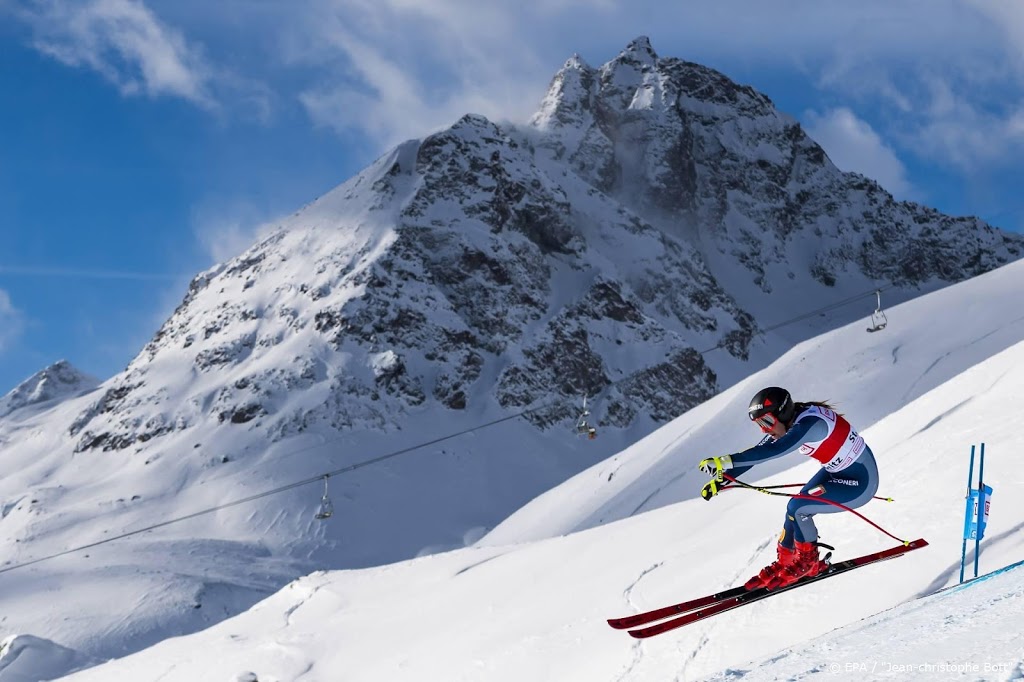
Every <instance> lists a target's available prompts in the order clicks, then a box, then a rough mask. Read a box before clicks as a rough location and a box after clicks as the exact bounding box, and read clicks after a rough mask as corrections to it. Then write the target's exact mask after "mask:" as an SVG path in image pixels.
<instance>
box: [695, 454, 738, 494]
mask: <svg viewBox="0 0 1024 682" xmlns="http://www.w3.org/2000/svg"><path fill="white" fill-rule="evenodd" d="M697 468H698V469H700V470H701V471H703V472H704V473H705V474H707V475H708V476H710V477H711V478H714V479H715V480H717V481H719V482H721V481H722V473H723V472H724V471H725V470H726V469H732V456H731V455H722V456H721V457H708V458H707V459H702V460H701V461H700V464H698V465H697ZM705 499H707V498H705Z"/></svg>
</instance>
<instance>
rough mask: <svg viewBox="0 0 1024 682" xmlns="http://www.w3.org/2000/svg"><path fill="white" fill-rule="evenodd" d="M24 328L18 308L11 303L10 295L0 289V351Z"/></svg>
mask: <svg viewBox="0 0 1024 682" xmlns="http://www.w3.org/2000/svg"><path fill="white" fill-rule="evenodd" d="M23 329H24V319H23V316H22V313H21V311H20V310H18V309H17V308H15V307H14V304H13V303H11V297H10V295H9V294H8V293H7V292H6V291H4V290H3V289H0V352H3V351H4V350H6V348H7V347H8V345H10V344H11V342H13V341H14V340H15V339H16V338H17V337H18V336H19V335H20V334H21V332H22V330H23Z"/></svg>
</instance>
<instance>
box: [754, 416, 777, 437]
mask: <svg viewBox="0 0 1024 682" xmlns="http://www.w3.org/2000/svg"><path fill="white" fill-rule="evenodd" d="M754 423H755V424H757V425H758V426H760V427H761V430H762V431H764V432H765V433H768V432H769V431H771V430H772V428H773V427H774V426H775V425H776V424H778V423H779V420H778V419H776V418H775V415H773V414H770V413H765V414H762V415H761V416H760V417H754Z"/></svg>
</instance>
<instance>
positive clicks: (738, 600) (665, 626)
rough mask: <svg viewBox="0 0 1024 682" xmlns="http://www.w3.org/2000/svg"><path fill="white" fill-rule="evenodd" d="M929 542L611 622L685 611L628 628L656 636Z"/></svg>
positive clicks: (620, 625) (626, 623)
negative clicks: (771, 587)
mask: <svg viewBox="0 0 1024 682" xmlns="http://www.w3.org/2000/svg"><path fill="white" fill-rule="evenodd" d="M927 545H928V542H927V541H926V540H923V539H918V540H914V541H913V542H908V543H907V544H905V545H900V546H898V547H893V548H891V549H886V550H883V551H881V552H875V553H874V554H865V555H864V556H860V557H855V558H853V559H847V560H845V561H840V562H838V563H834V564H831V565H830V566H829V568H828V570H827V571H825V572H823V573H819V574H818V575H816V576H812V577H810V578H802V579H800V580H798V581H797V582H795V583H793V584H792V585H787V586H785V587H779V588H776V589H774V590H766V589H764V588H758V589H755V590H750V591H748V590H746V589H744V588H743V587H735V588H732V589H730V590H725V591H724V592H719V593H718V594H712V595H708V596H706V597H700V598H698V599H693V600H691V601H687V602H682V603H680V604H673V605H671V606H666V607H664V608H660V609H655V610H654V611H648V612H647V613H638V614H636V615H633V616H626V617H625V618H612V619H610V620H609V621H608V624H609V625H611V626H612V627H613V628H617V629H625V628H632V627H635V626H637V625H643V624H644V623H650V622H654V621H657V620H662V619H663V618H668V617H669V616H673V615H676V614H685V615H681V616H679V617H677V618H671V619H670V620H664V621H662V622H660V623H656V624H655V625H651V626H649V627H646V628H640V629H638V630H630V631H629V634H630V635H632V636H633V637H637V638H640V639H643V638H647V637H653V636H654V635H660V634H662V633H663V632H668V631H670V630H675V629H676V628H681V627H683V626H684V625H689V624H690V623H695V622H697V621H699V620H704V619H705V618H710V617H711V616H714V615H717V614H719V613H723V612H725V611H730V610H732V609H735V608H738V607H740V606H743V605H745V604H751V603H753V602H756V601H760V600H762V599H767V598H768V597H772V596H774V595H776V594H781V593H783V592H786V591H788V590H792V589H796V588H797V587H802V586H804V585H809V584H810V583H814V582H817V581H819V580H824V579H825V578H831V577H832V576H835V575H839V574H840V573H846V572H847V571H852V570H853V569H855V568H860V567H861V566H867V565H868V564H873V563H877V562H879V561H885V560H887V559H894V558H896V557H900V556H903V555H904V554H906V553H907V552H911V551H913V550H915V549H920V548H921V547H925V546H927Z"/></svg>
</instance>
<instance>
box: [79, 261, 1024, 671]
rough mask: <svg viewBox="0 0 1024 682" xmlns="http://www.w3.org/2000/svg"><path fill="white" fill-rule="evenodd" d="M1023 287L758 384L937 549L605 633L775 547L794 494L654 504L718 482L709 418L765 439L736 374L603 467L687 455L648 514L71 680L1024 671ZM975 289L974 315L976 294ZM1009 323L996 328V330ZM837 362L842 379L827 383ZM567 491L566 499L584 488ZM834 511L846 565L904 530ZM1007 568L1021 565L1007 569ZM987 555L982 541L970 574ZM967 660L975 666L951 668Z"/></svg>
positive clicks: (738, 577) (166, 645) (800, 350)
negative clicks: (836, 421) (862, 467)
mask: <svg viewBox="0 0 1024 682" xmlns="http://www.w3.org/2000/svg"><path fill="white" fill-rule="evenodd" d="M1022 286H1024V263H1015V264H1013V265H1011V266H1007V267H1006V268H1003V269H1001V270H998V271H996V272H993V273H989V274H988V275H985V276H983V277H978V278H975V279H972V280H970V281H968V282H964V283H962V284H958V285H955V286H953V287H949V288H947V289H945V290H943V291H939V292H936V293H934V294H931V295H928V296H925V297H921V298H918V299H915V300H914V301H912V302H910V303H907V304H904V305H901V306H898V307H896V308H894V309H893V310H892V316H893V318H894V319H897V320H899V323H898V325H895V326H894V327H893V328H892V329H887V330H885V332H882V333H879V334H867V333H865V332H864V330H863V325H862V324H860V323H855V324H851V325H848V326H846V327H843V328H840V329H836V330H834V331H831V332H829V333H828V334H827V335H826V336H825V337H824V338H820V339H819V338H815V339H811V340H809V341H808V342H806V343H804V344H800V345H799V346H797V347H796V348H794V349H793V351H792V352H791V353H789V354H787V355H786V356H785V357H783V358H780V359H779V361H778V363H777V364H776V363H773V364H772V365H771V366H769V367H768V368H766V369H765V370H763V371H762V372H760V373H758V374H757V375H754V376H752V377H751V378H750V382H749V383H751V384H752V385H758V386H760V385H762V384H764V383H766V382H769V381H771V380H773V379H775V378H777V377H780V376H786V377H788V378H789V381H790V386H791V387H792V388H794V390H799V392H800V395H804V394H807V395H813V396H818V395H822V396H824V397H831V398H833V399H834V400H836V401H837V402H839V403H840V404H841V406H842V408H843V410H844V412H845V413H846V414H847V415H848V416H849V417H850V419H851V420H852V421H853V422H854V423H856V424H863V425H864V426H863V427H861V428H860V429H859V430H860V432H861V433H862V434H863V435H864V437H865V439H866V440H867V442H868V443H869V444H870V445H871V447H872V449H873V450H874V451H875V452H876V453H877V459H878V462H879V466H880V470H881V484H882V487H881V488H880V490H879V494H880V495H883V496H887V497H892V498H893V500H894V501H893V502H884V501H880V500H876V501H873V502H870V503H868V504H867V505H865V506H864V507H861V508H860V509H859V511H860V512H862V513H863V514H864V515H865V516H867V517H868V518H869V519H870V520H871V521H873V522H875V523H877V524H878V525H879V526H881V527H882V528H884V529H885V530H886V531H888V532H890V533H893V534H895V535H897V536H899V537H901V538H905V539H909V540H912V539H915V538H918V537H923V538H925V539H927V540H928V542H929V543H930V544H929V546H928V547H925V548H924V549H920V550H917V551H914V552H911V553H910V554H907V555H906V556H904V557H901V558H899V559H896V560H893V561H888V562H882V563H879V564H875V565H873V566H869V567H864V568H861V569H858V570H856V571H852V572H850V573H847V574H845V575H842V576H836V577H834V578H830V579H828V580H824V581H821V582H818V583H815V584H813V585H809V586H806V587H801V588H799V589H796V590H793V591H791V592H789V593H785V594H780V595H778V596H776V597H772V598H771V599H767V600H764V601H762V602H759V603H757V604H752V605H749V606H745V607H743V608H740V609H736V610H734V611H731V612H728V613H723V614H720V615H718V616H715V617H713V618H710V619H708V620H707V621H704V622H701V623H696V624H693V625H690V626H687V627H685V628H683V629H680V630H677V631H674V632H672V633H668V634H664V635H661V636H659V637H656V638H654V639H651V640H647V641H644V642H643V643H640V642H637V641H636V640H634V639H632V638H631V637H629V636H628V635H627V634H626V633H624V632H621V631H615V630H612V629H610V628H609V627H608V626H607V624H606V623H605V619H606V618H609V617H612V616H623V615H627V614H630V613H636V612H639V611H644V610H647V609H651V608H655V607H658V606H663V605H666V604H670V603H676V602H679V601H682V600H684V599H687V598H690V597H695V596H698V595H702V594H707V593H711V592H715V591H718V590H720V589H722V588H725V587H731V586H733V585H736V584H737V583H740V582H743V581H744V580H746V579H747V578H748V577H750V576H751V575H753V574H754V573H755V572H756V571H757V570H759V569H760V568H761V567H762V566H763V565H765V564H766V563H767V562H769V561H771V559H772V558H773V557H774V548H773V546H774V544H775V540H776V537H777V532H778V528H779V525H780V524H781V522H782V519H783V514H784V509H785V500H782V499H778V498H771V497H767V496H765V495H759V494H755V493H752V492H749V491H742V490H738V491H730V492H727V493H723V494H721V495H720V496H718V497H716V498H714V499H713V500H711V501H710V502H705V501H704V500H702V499H700V498H699V497H693V496H690V497H688V498H686V499H683V500H681V501H678V502H676V503H674V504H669V505H665V506H661V507H660V508H655V509H653V510H651V511H647V507H646V506H644V505H643V502H644V500H645V498H647V497H650V496H651V495H656V494H657V492H658V489H659V486H671V485H672V478H673V476H674V477H682V478H683V479H684V480H690V479H694V480H696V479H698V478H699V477H700V476H701V474H699V472H697V471H696V463H697V461H698V460H699V459H700V458H701V457H702V456H703V453H702V452H701V451H700V450H699V449H698V448H695V447H692V446H693V442H692V438H691V433H692V432H693V431H694V424H695V421H696V422H697V423H701V424H707V425H708V428H709V429H710V430H713V431H714V432H716V433H718V434H719V435H720V436H721V437H726V438H730V439H735V440H737V441H744V442H746V443H747V444H751V443H754V442H756V441H757V439H758V435H759V432H758V430H757V429H756V427H754V426H753V425H751V424H750V423H749V421H748V419H747V417H746V411H745V407H746V405H745V401H746V399H747V398H749V392H748V391H747V390H746V388H745V387H741V390H739V391H736V393H739V394H741V395H742V398H743V400H742V402H741V396H736V395H731V394H732V393H734V391H731V390H730V391H727V392H726V393H725V394H723V395H721V396H716V397H715V398H714V399H713V400H712V401H710V402H708V403H705V404H703V405H701V406H700V407H699V408H697V409H696V410H692V411H691V412H690V413H688V414H686V415H683V416H681V417H680V418H679V419H676V420H674V421H672V422H671V423H669V424H666V425H665V426H664V427H662V428H660V429H658V430H657V431H655V432H654V433H652V434H651V435H650V436H649V437H648V438H646V439H645V440H644V441H642V442H641V443H638V444H637V448H635V449H632V450H630V451H626V452H623V453H621V455H620V456H617V457H616V458H615V460H614V461H610V462H608V463H607V464H606V470H605V471H604V472H602V473H604V474H605V476H604V478H603V479H602V480H607V478H608V477H609V476H610V475H611V474H613V473H614V469H615V467H621V466H622V464H623V462H624V461H626V460H628V459H629V458H631V457H637V456H638V455H640V454H641V453H642V452H643V451H645V450H646V451H651V452H654V453H657V452H658V451H661V450H664V451H667V452H668V453H669V456H670V457H671V458H673V459H674V462H673V464H674V467H673V470H672V471H671V472H669V471H668V470H667V469H660V470H659V469H657V468H656V467H657V462H655V461H653V460H651V459H648V460H645V461H642V462H641V463H640V464H641V466H651V465H652V464H653V465H654V467H655V468H651V469H650V473H651V475H650V476H648V477H643V478H642V479H641V481H640V482H639V483H638V484H637V485H636V487H635V489H634V490H633V491H632V494H631V498H632V503H633V506H634V508H636V509H639V510H640V511H639V512H638V513H636V514H635V515H633V516H631V517H630V518H624V519H622V520H619V521H614V522H609V523H606V524H603V525H599V526H594V527H591V528H589V529H587V530H583V531H579V532H574V533H569V534H566V535H557V534H556V532H554V531H556V530H557V527H558V520H557V519H556V520H555V522H554V523H553V524H552V527H551V531H553V532H551V533H548V534H547V535H546V537H545V539H540V540H535V541H525V542H517V543H511V544H503V545H493V546H474V547H468V548H464V549H460V550H456V551H452V552H447V553H443V554H436V555H433V556H428V557H420V558H417V559H413V560H409V561H404V562H401V563H397V564H392V565H388V566H380V567H375V568H368V569H363V570H347V571H328V572H318V573H316V574H313V575H309V576H305V577H303V578H301V579H299V580H296V581H295V582H293V583H291V584H290V585H288V586H287V587H286V588H284V589H282V590H280V591H279V592H277V593H276V594H274V595H273V596H272V597H270V598H268V599H266V600H265V601H263V602H261V603H260V604H258V605H257V606H256V607H254V608H253V609H251V610H249V611H247V612H246V613H244V614H242V615H240V616H238V617H236V618H233V619H230V620H226V621H225V622H223V623H220V624H218V625H217V626H215V627H212V628H210V629H209V630H206V631H204V632H201V633H196V634H194V635H190V636H188V637H182V638H175V639H170V640H168V641H165V642H162V643H160V644H159V645H157V646H155V647H153V648H151V649H149V650H147V651H143V652H140V653H138V654H136V655H134V656H129V657H126V658H124V659H122V660H118V661H113V662H111V663H108V664H106V665H103V666H99V667H97V668H94V669H92V670H88V671H84V672H83V673H81V674H80V675H78V676H75V677H72V678H71V679H72V680H74V681H75V682H87V681H90V680H114V679H116V680H120V679H146V680H150V679H160V680H162V681H163V682H177V681H179V680H180V681H185V680H194V679H204V680H205V679H210V680H233V679H237V680H243V679H248V680H264V679H274V680H280V681H281V682H291V681H293V680H295V681H297V680H304V679H313V678H315V679H334V678H335V677H336V676H338V675H341V676H343V677H344V679H346V680H351V681H352V682H364V681H367V682H368V681H374V680H389V681H394V682H401V681H404V680H427V679H429V680H487V682H504V681H509V682H512V681H515V682H518V681H520V680H569V681H577V680H578V681H580V682H583V681H585V682H604V681H609V682H610V681H612V680H615V681H619V682H633V681H640V680H672V679H677V680H699V679H703V678H704V677H705V676H708V675H713V676H714V678H713V679H727V680H736V679H751V680H779V679H817V678H819V677H820V678H822V679H832V678H835V679H840V680H865V679H868V680H882V679H900V680H902V679H923V680H927V679H936V678H938V677H945V676H946V675H949V674H953V675H955V676H956V677H957V678H962V679H972V680H973V679H984V680H1015V679H1020V671H1021V669H1022V665H1024V663H1022V659H1024V656H1022V654H1024V650H1022V638H1021V628H1020V627H1019V625H1018V623H1019V620H1020V609H1021V599H1022V595H1024V591H1022V587H1024V576H1022V570H1021V569H1020V561H1021V559H1022V558H1024V536H1022V534H1021V532H1020V531H1021V527H1022V524H1024V494H1022V493H1024V481H1022V480H1021V477H1020V475H1019V472H1018V467H1017V457H1016V453H1017V450H1018V445H1019V442H1020V436H1019V434H1020V433H1021V428H1022V427H1024V417H1022V416H1021V415H1020V412H1019V410H1017V409H1016V403H1017V395H1018V392H1019V386H1020V384H1021V382H1022V381H1024V317H1022V316H1021V312H1020V306H1019V305H1017V304H1016V303H1015V302H1013V300H1012V294H1013V293H1015V292H1018V291H1020V290H1021V287H1022ZM965 300H970V301H972V305H971V306H969V307H967V308H964V307H963V306H962V303H963V302H964V301H965ZM1008 304H1009V305H1008ZM950 311H955V312H956V314H958V315H960V317H959V318H958V320H954V319H953V318H952V316H951V315H950V314H949V313H950ZM955 321H959V323H960V324H959V326H960V327H964V328H971V329H972V330H973V334H967V333H964V335H963V336H962V337H961V339H959V340H958V341H959V342H958V343H955V344H953V345H954V347H956V348H957V352H955V353H952V354H951V353H950V345H947V340H946V335H947V333H948V332H949V330H950V329H952V328H954V327H955V326H956V325H955V324H954V322H955ZM936 322H938V324H936ZM890 331H892V332H898V334H890V333H889V332H890ZM993 331H995V335H997V336H1000V339H999V341H998V342H994V343H993V342H989V338H990V337H991V336H992V335H993ZM965 339H966V340H970V341H973V343H970V342H968V343H964V340H965ZM865 342H867V343H865ZM894 360H895V361H894ZM922 370H926V371H922ZM824 374H827V375H828V383H829V385H830V387H831V388H833V389H834V390H835V391H836V393H834V394H822V393H819V390H820V389H821V388H822V387H823V385H824V384H825V380H824V379H823V378H822V376H823V375H824ZM880 376H885V377H886V381H885V382H882V381H881V380H880ZM922 382H923V383H924V384H926V385H924V386H921V385H919V384H920V383H922ZM890 385H892V386H893V387H895V392H898V393H900V394H901V395H905V396H906V397H905V399H902V400H898V401H897V404H896V406H895V407H894V408H892V409H891V410H889V411H887V412H885V413H884V414H882V413H880V412H879V410H878V409H877V408H876V407H875V403H876V402H877V401H878V400H879V399H880V396H881V393H882V391H881V390H880V387H889V386H890ZM907 387H913V389H912V390H911V391H910V392H909V393H905V391H906V389H907ZM884 409H888V408H884ZM694 412H699V413H700V414H699V415H694V416H691V415H693V413H694ZM980 442H984V443H985V444H986V446H987V448H986V450H987V456H986V462H985V469H984V474H985V481H986V483H988V484H989V485H990V486H991V487H992V488H994V491H995V492H994V493H993V496H992V498H991V499H992V510H991V515H990V517H989V524H988V528H987V531H986V534H985V538H984V539H983V540H982V541H981V553H980V556H979V557H978V560H979V564H980V567H979V574H988V575H989V577H988V578H983V579H981V580H979V581H972V582H968V583H965V584H964V585H963V586H962V587H960V586H957V583H958V581H959V564H960V558H961V547H962V534H961V531H962V529H963V516H964V494H965V488H966V484H967V481H966V477H967V476H966V475H967V467H968V458H969V452H970V446H971V445H972V444H975V445H976V444H978V443H980ZM721 451H724V450H720V451H719V452H721ZM776 464H777V465H776V466H775V467H774V468H772V467H768V466H767V465H765V467H767V468H768V472H767V474H762V472H761V469H763V468H765V467H758V469H755V470H753V471H751V472H750V474H748V475H747V476H745V478H746V479H747V480H750V481H757V482H763V483H764V484H766V485H777V484H784V483H791V482H794V481H803V480H806V479H807V478H809V477H810V475H812V474H813V473H814V472H815V471H816V470H817V469H818V468H819V465H818V463H817V462H814V461H813V460H810V459H809V458H806V457H802V456H800V455H790V456H788V457H784V458H781V459H780V460H777V462H776ZM977 464H978V463H977V461H976V462H975V466H977ZM593 478H594V479H595V480H596V479H597V476H596V472H595V476H593ZM617 478H618V476H615V477H613V479H612V482H613V483H614V481H615V479H617ZM974 481H975V484H977V477H976V476H975V479H974ZM559 492H561V493H566V494H565V496H563V498H562V499H563V501H565V502H566V503H567V504H571V503H573V502H574V501H576V499H578V498H574V497H571V496H570V495H569V493H572V492H574V491H573V490H567V491H560V490H559V489H558V488H556V489H555V491H553V493H556V494H557V493H559ZM817 525H818V528H819V529H820V531H821V533H822V540H823V541H824V542H829V543H831V544H832V545H834V546H835V547H836V551H835V555H836V557H838V558H845V557H850V556H856V555H858V554H861V553H866V552H869V551H874V550H878V549H882V548H886V547H890V546H895V545H897V544H898V543H897V541H896V540H893V539H892V538H889V537H886V536H885V535H883V534H882V533H881V532H880V531H879V530H877V529H876V528H873V527H872V526H870V525H869V524H867V523H865V522H864V521H863V520H861V519H859V518H857V517H855V516H853V515H852V514H823V515H821V516H819V517H818V518H817ZM1008 564H1017V565H1018V567H1017V568H1016V569H1010V570H1007V571H1004V572H1002V573H998V574H994V575H991V574H990V573H991V572H993V571H998V570H999V569H1000V568H1002V567H1004V566H1006V565H1008ZM973 565H974V548H973V543H972V544H971V545H969V548H968V553H967V571H966V577H967V578H971V577H972V576H973V575H974V571H973ZM964 664H976V665H977V666H978V670H977V671H975V670H974V669H973V668H971V669H967V670H963V669H958V668H956V667H952V668H949V669H943V668H940V667H939V666H941V665H948V666H963V665H964ZM833 666H838V668H837V667H833ZM910 666H918V667H914V668H911V667H910ZM925 666H930V667H925ZM986 666H988V667H986Z"/></svg>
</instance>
